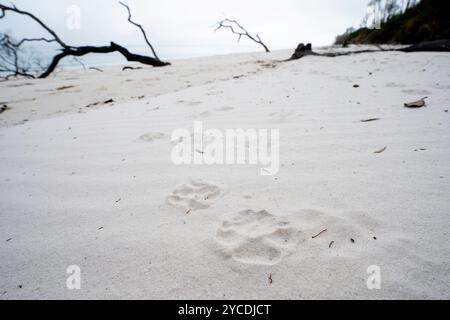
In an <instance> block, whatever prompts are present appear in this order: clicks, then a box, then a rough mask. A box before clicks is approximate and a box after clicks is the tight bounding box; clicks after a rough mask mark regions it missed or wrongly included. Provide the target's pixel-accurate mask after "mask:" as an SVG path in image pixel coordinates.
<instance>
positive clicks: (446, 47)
mask: <svg viewBox="0 0 450 320" xmlns="http://www.w3.org/2000/svg"><path fill="white" fill-rule="evenodd" d="M377 48H378V50H359V51H346V52H327V53H318V52H315V51H313V50H312V45H311V43H308V44H306V45H305V44H303V43H300V44H299V45H298V46H297V48H296V49H295V51H294V53H293V54H292V56H291V57H290V58H289V59H287V60H285V61H292V60H298V59H301V58H303V57H305V56H320V57H330V58H334V57H341V56H349V55H354V54H361V53H373V52H389V51H391V52H392V51H396V52H406V53H408V52H450V40H437V41H429V42H422V43H419V44H415V45H412V46H409V47H406V48H401V49H384V48H382V47H381V46H379V45H377Z"/></svg>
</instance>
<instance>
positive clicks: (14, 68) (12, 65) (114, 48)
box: [0, 2, 170, 79]
mask: <svg viewBox="0 0 450 320" xmlns="http://www.w3.org/2000/svg"><path fill="white" fill-rule="evenodd" d="M120 4H121V5H122V6H124V7H125V8H126V9H127V11H128V21H129V22H130V23H132V24H133V25H135V26H137V27H138V28H139V29H140V30H141V32H142V34H143V35H144V39H145V41H146V43H147V45H148V46H149V47H150V49H151V50H152V53H153V55H154V58H153V57H149V56H143V55H138V54H133V53H131V52H130V51H128V50H127V49H126V48H124V47H122V46H120V45H118V44H116V43H114V42H111V43H110V45H109V46H102V47H96V46H70V45H67V44H66V43H65V42H64V41H62V40H61V38H59V36H58V35H57V34H56V32H55V31H53V30H52V29H51V28H49V27H48V26H47V25H46V24H45V23H43V22H42V21H41V20H40V19H39V18H37V17H36V16H35V15H33V14H31V13H29V12H27V11H22V10H20V9H18V8H17V7H16V6H14V5H12V6H11V7H10V6H6V5H3V4H0V19H2V18H4V17H5V15H6V12H8V11H10V12H14V13H17V14H20V15H24V16H27V17H30V18H31V19H32V20H34V21H35V22H37V23H38V24H39V25H40V26H41V27H42V28H44V29H45V30H46V31H47V32H48V33H49V34H50V35H51V36H52V38H49V39H48V38H24V39H21V40H20V41H19V42H17V43H16V42H13V41H12V40H11V38H10V37H9V36H8V35H3V37H2V38H1V39H0V41H1V42H0V58H1V60H2V61H4V62H6V65H3V64H2V65H0V72H3V73H8V74H7V75H6V77H5V78H6V79H8V78H10V77H11V76H25V77H30V78H34V77H35V76H34V75H32V74H30V73H29V71H28V70H29V66H28V65H24V64H22V63H21V61H20V60H19V51H20V47H21V46H22V45H23V44H24V43H26V42H46V43H57V44H59V46H60V50H61V52H60V53H59V54H57V55H55V56H54V57H53V60H52V62H51V63H50V65H49V66H48V67H47V68H46V70H45V71H44V72H43V73H42V74H41V75H39V76H38V77H39V78H46V77H48V76H49V75H50V74H51V73H52V72H53V71H54V70H55V69H56V67H57V66H58V64H59V62H60V61H61V60H62V59H64V58H65V57H68V56H72V57H74V58H75V59H76V57H81V56H84V55H87V54H90V53H112V52H118V53H120V54H122V55H123V56H124V57H125V58H126V59H127V60H128V61H134V62H140V63H142V64H146V65H151V66H154V67H163V66H167V65H170V63H168V62H164V61H161V60H160V59H159V57H158V56H157V54H156V52H155V50H154V48H153V46H152V45H151V43H150V41H149V39H148V37H147V34H146V33H145V30H144V28H143V27H142V26H141V25H139V24H137V23H136V22H134V21H132V19H131V10H130V8H129V7H128V6H127V5H126V4H124V3H122V2H120ZM2 49H3V51H5V54H4V55H1V50H2ZM77 61H78V60H77ZM8 65H9V66H8Z"/></svg>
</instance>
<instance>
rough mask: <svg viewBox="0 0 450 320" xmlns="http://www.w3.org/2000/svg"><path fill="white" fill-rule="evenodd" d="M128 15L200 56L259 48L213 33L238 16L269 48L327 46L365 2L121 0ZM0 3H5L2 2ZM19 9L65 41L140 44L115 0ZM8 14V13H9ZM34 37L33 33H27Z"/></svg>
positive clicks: (355, 19) (28, 0)
mask: <svg viewBox="0 0 450 320" xmlns="http://www.w3.org/2000/svg"><path fill="white" fill-rule="evenodd" d="M124 1H125V2H126V3H128V4H129V6H130V8H131V10H132V12H133V19H134V20H135V21H137V22H139V23H141V24H142V25H143V26H144V27H145V29H146V30H147V33H148V35H149V38H150V39H151V41H152V42H153V43H154V45H155V46H156V47H157V48H158V46H186V45H189V46H193V47H196V48H197V49H196V50H197V51H198V53H199V54H200V55H208V54H212V53H216V52H218V51H220V49H219V50H218V49H217V48H221V47H228V48H236V51H243V50H245V51H248V50H260V48H259V47H257V46H254V45H252V43H251V42H249V41H248V40H246V39H243V40H241V43H240V44H237V42H236V41H237V39H236V36H234V35H232V34H231V33H230V32H229V31H228V30H222V31H219V32H216V33H215V32H214V31H213V28H212V26H213V25H214V23H215V22H217V21H219V20H221V19H222V18H224V17H225V16H226V17H229V18H234V19H237V20H239V21H240V22H241V24H242V25H244V26H245V27H246V28H247V29H248V31H250V32H251V33H259V35H260V36H261V38H262V39H263V41H264V42H265V43H266V44H267V45H268V46H269V47H270V48H273V49H282V48H294V47H295V46H296V45H297V44H298V43H299V42H312V43H313V45H327V44H331V43H332V42H333V41H334V38H335V36H336V35H337V34H339V33H342V32H343V31H345V29H346V28H347V27H349V26H352V25H358V24H359V22H360V21H361V20H362V18H363V16H364V14H365V12H366V5H367V2H368V0H277V1H275V0H221V1H218V0H190V1H187V0H158V1H157V0H124ZM0 2H1V3H4V4H8V3H9V2H7V1H5V0H0ZM14 3H15V4H16V5H17V6H18V7H19V8H20V9H23V10H28V11H30V12H33V13H34V14H36V15H37V16H38V17H40V18H42V20H44V21H45V22H46V23H47V24H48V25H49V26H50V27H51V28H53V29H54V30H55V31H57V33H58V34H60V36H61V37H62V38H63V39H64V40H65V41H66V42H67V43H69V44H74V45H81V44H93V45H101V44H105V43H108V41H111V40H112V41H116V42H118V43H120V44H123V45H138V44H142V43H143V42H142V37H141V35H140V33H139V31H138V30H137V29H136V28H135V27H133V26H132V25H130V24H129V23H128V22H127V14H126V11H125V9H124V8H123V7H122V6H120V5H119V4H118V2H117V1H116V0H58V1H56V0H39V1H32V0H16V1H14ZM71 5H77V6H79V8H80V9H81V16H80V17H81V29H79V30H69V28H68V27H67V19H68V17H69V15H68V14H67V9H68V8H69V7H70V6H71ZM9 16H11V14H9ZM35 29H36V25H35V24H30V23H27V19H23V18H21V19H18V18H11V17H8V18H6V19H3V20H0V30H12V31H13V32H14V34H16V35H18V36H19V35H21V34H23V33H24V32H27V33H28V34H30V33H29V32H30V30H35ZM32 35H36V33H32Z"/></svg>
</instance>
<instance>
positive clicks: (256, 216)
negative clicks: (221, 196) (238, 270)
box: [216, 210, 300, 265]
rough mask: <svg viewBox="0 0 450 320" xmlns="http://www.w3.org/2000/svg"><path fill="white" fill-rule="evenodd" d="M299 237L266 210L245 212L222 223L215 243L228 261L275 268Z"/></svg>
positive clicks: (290, 250) (286, 223)
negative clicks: (232, 260)
mask: <svg viewBox="0 0 450 320" xmlns="http://www.w3.org/2000/svg"><path fill="white" fill-rule="evenodd" d="M299 236H300V232H299V230H297V229H295V228H293V227H291V225H290V223H289V222H288V221H286V220H283V219H281V218H279V217H277V216H274V215H272V214H271V213H270V212H268V211H266V210H262V211H253V210H245V211H241V212H239V213H237V214H235V215H233V216H232V217H230V218H229V219H227V220H224V221H223V222H222V224H221V226H220V227H219V229H218V230H217V235H216V240H217V242H218V243H219V244H220V246H221V251H222V253H223V254H224V255H225V256H226V257H228V258H232V259H234V260H236V261H238V262H241V263H245V264H259V265H275V264H277V263H279V262H280V261H281V260H282V259H283V258H284V257H285V256H286V255H287V254H289V253H290V252H292V251H293V249H294V248H295V247H296V244H297V242H298V240H299V239H300V238H299Z"/></svg>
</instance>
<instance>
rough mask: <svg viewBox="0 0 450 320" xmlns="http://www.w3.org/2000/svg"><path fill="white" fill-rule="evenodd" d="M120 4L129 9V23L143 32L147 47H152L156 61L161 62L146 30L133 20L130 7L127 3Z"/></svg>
mask: <svg viewBox="0 0 450 320" xmlns="http://www.w3.org/2000/svg"><path fill="white" fill-rule="evenodd" d="M119 3H120V4H121V5H122V6H124V7H125V8H126V9H127V11H128V22H129V23H131V24H132V25H134V26H136V27H138V28H139V29H140V30H141V32H142V35H143V36H144V39H145V42H146V43H147V45H148V46H149V47H150V49H151V50H152V53H153V56H154V57H155V58H156V60H159V58H158V55H157V54H156V51H155V49H154V48H153V46H152V44H151V43H150V41H149V40H148V38H147V33H146V32H145V30H144V28H143V27H142V26H141V25H140V24H138V23H136V22H134V21H133V20H131V10H130V7H128V6H127V5H126V4H125V3H123V2H119Z"/></svg>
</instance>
